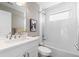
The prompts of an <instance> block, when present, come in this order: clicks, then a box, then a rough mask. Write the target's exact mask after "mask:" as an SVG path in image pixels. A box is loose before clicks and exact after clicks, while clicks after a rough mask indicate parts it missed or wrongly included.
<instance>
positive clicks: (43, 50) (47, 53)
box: [38, 46, 52, 57]
mask: <svg viewBox="0 0 79 59" xmlns="http://www.w3.org/2000/svg"><path fill="white" fill-rule="evenodd" d="M38 52H39V54H40V55H41V57H47V56H50V55H51V53H52V51H51V49H49V48H47V47H44V46H39V48H38Z"/></svg>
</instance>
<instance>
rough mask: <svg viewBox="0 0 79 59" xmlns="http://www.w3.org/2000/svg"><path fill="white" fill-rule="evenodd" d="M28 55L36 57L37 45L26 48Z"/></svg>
mask: <svg viewBox="0 0 79 59" xmlns="http://www.w3.org/2000/svg"><path fill="white" fill-rule="evenodd" d="M27 56H28V57H37V56H38V47H37V46H34V47H32V48H30V49H28V50H27Z"/></svg>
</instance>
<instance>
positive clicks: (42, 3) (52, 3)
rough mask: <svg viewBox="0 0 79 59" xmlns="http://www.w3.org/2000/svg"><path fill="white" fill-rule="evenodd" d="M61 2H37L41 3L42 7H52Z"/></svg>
mask: <svg viewBox="0 0 79 59" xmlns="http://www.w3.org/2000/svg"><path fill="white" fill-rule="evenodd" d="M59 3H61V2H37V4H38V5H40V7H41V8H42V9H46V8H48V7H51V6H53V5H56V4H59Z"/></svg>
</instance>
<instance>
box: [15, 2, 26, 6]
mask: <svg viewBox="0 0 79 59" xmlns="http://www.w3.org/2000/svg"><path fill="white" fill-rule="evenodd" d="M25 3H26V2H16V5H18V6H24V5H25Z"/></svg>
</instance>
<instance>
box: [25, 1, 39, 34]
mask: <svg viewBox="0 0 79 59" xmlns="http://www.w3.org/2000/svg"><path fill="white" fill-rule="evenodd" d="M30 18H32V19H35V20H37V24H36V32H30ZM26 24H27V31H28V32H29V33H30V35H38V34H39V6H38V4H36V3H35V2H28V3H27V23H26Z"/></svg>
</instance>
